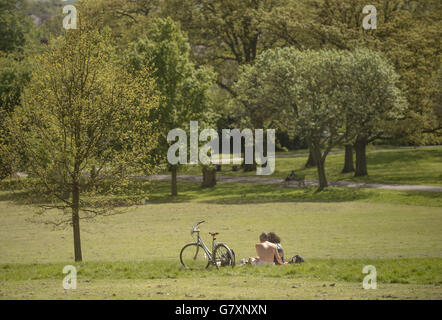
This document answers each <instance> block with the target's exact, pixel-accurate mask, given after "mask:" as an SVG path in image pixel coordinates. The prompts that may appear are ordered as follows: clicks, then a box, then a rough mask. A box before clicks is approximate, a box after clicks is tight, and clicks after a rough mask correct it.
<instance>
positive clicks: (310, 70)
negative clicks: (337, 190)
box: [237, 47, 405, 189]
mask: <svg viewBox="0 0 442 320" xmlns="http://www.w3.org/2000/svg"><path fill="white" fill-rule="evenodd" d="M397 81H398V76H397V75H396V73H395V72H394V70H393V68H391V67H390V66H389V65H388V64H387V63H386V62H385V60H384V59H382V58H381V57H380V56H379V55H378V54H376V53H373V52H370V51H369V50H362V49H361V50H356V51H355V52H347V51H341V52H339V51H334V50H320V51H312V50H305V51H300V50H297V49H295V48H291V47H287V48H282V49H280V48H277V49H273V50H268V51H267V52H264V53H262V54H261V55H260V56H259V57H258V58H257V62H256V63H255V65H253V66H248V67H246V68H244V71H243V73H242V74H241V75H240V79H239V80H238V84H237V88H238V92H240V94H239V96H238V99H239V100H240V101H242V102H243V105H244V106H245V109H246V110H247V114H248V115H250V118H251V119H252V122H253V123H254V124H257V125H264V121H266V122H267V123H268V122H269V121H271V120H272V119H273V120H274V121H276V122H279V123H285V126H286V127H288V128H290V121H291V122H292V125H291V126H292V127H294V128H295V132H296V134H297V135H298V136H302V137H305V138H306V140H307V142H308V144H309V148H310V150H311V151H312V152H313V156H314V157H315V159H316V161H317V163H318V172H319V180H320V188H321V189H322V188H323V187H325V186H326V185H327V181H326V178H325V172H324V171H323V164H324V162H325V158H326V156H327V154H328V152H329V151H330V150H331V149H332V148H333V147H334V146H336V145H339V144H340V143H342V142H343V141H344V139H347V140H350V139H352V138H354V137H356V135H364V134H365V135H369V134H373V132H376V133H377V131H376V128H378V130H381V129H384V128H383V126H382V125H383V123H382V121H384V120H387V119H389V118H397V117H399V116H400V115H401V113H402V112H403V109H404V107H405V103H404V101H403V98H402V97H401V94H400V90H399V89H398V88H397V87H396V83H397ZM344 115H347V116H344ZM349 127H350V128H351V129H349Z"/></svg>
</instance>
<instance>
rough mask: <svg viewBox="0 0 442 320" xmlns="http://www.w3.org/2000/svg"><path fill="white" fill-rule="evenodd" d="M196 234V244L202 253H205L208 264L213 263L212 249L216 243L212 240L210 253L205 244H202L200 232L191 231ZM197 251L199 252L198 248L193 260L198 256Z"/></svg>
mask: <svg viewBox="0 0 442 320" xmlns="http://www.w3.org/2000/svg"><path fill="white" fill-rule="evenodd" d="M193 232H196V233H197V241H196V243H197V244H199V245H201V247H202V248H203V250H204V252H205V253H206V255H207V257H208V259H209V261H210V262H212V263H213V255H212V253H213V249H214V248H215V245H216V242H215V239H212V252H210V251H209V248H207V246H206V244H205V243H204V241H203V239H202V238H201V236H200V231H193ZM198 251H199V246H198V247H197V249H196V253H195V258H196V257H197V256H198Z"/></svg>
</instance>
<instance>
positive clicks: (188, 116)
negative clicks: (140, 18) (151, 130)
mask: <svg viewBox="0 0 442 320" xmlns="http://www.w3.org/2000/svg"><path fill="white" fill-rule="evenodd" d="M129 57H130V63H131V65H132V67H133V68H134V69H135V70H138V69H140V68H142V67H144V66H148V68H150V69H151V70H152V71H153V73H152V75H153V76H154V78H155V79H156V83H157V85H158V90H159V91H160V93H161V96H162V99H161V102H160V104H161V108H159V109H158V110H157V112H155V113H154V114H153V115H152V116H153V119H155V120H156V121H157V123H158V125H159V127H160V128H161V132H162V134H161V137H160V139H161V140H160V143H159V149H158V153H160V154H161V155H163V160H165V158H166V155H167V147H168V146H169V143H168V142H167V134H168V132H169V131H170V130H172V129H175V128H182V129H188V128H189V122H190V121H191V120H198V121H200V122H201V124H200V126H203V125H204V122H207V121H208V119H209V114H210V98H209V89H210V88H211V87H212V86H213V85H214V78H215V75H214V73H213V71H212V70H211V69H210V68H207V67H204V66H203V67H200V68H198V69H196V68H195V65H194V64H193V63H192V62H191V61H190V47H189V43H188V41H187V38H186V36H185V35H184V34H183V33H182V32H181V29H180V26H179V24H177V23H176V22H174V21H173V20H172V19H171V18H167V19H161V18H157V19H155V20H154V22H153V24H152V27H151V28H150V30H149V31H148V34H147V35H146V36H145V37H143V38H141V39H140V40H139V41H137V42H134V43H133V44H132V45H131V48H130V50H129ZM170 170H171V173H172V196H176V195H177V194H178V191H177V183H176V175H177V170H178V166H177V165H172V166H170Z"/></svg>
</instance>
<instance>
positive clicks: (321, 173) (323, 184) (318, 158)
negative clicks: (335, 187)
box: [311, 149, 328, 191]
mask: <svg viewBox="0 0 442 320" xmlns="http://www.w3.org/2000/svg"><path fill="white" fill-rule="evenodd" d="M311 153H312V157H313V160H314V161H315V163H316V168H317V169H318V178H319V188H318V191H321V190H323V189H324V188H327V187H328V182H327V176H326V175H325V159H322V155H321V150H319V149H316V150H315V149H313V150H312V152H311Z"/></svg>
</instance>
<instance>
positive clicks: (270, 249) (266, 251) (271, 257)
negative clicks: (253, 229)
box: [248, 232, 287, 266]
mask: <svg viewBox="0 0 442 320" xmlns="http://www.w3.org/2000/svg"><path fill="white" fill-rule="evenodd" d="M259 241H260V242H259V243H257V244H256V245H255V248H256V253H257V255H258V256H257V257H255V258H253V257H250V258H249V261H248V262H249V264H251V265H252V266H263V265H267V264H275V259H276V262H277V263H278V264H287V262H283V261H282V260H281V257H280V256H279V253H278V250H277V248H276V244H274V243H271V242H269V241H268V235H267V234H266V233H264V232H263V233H261V235H260V236H259Z"/></svg>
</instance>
